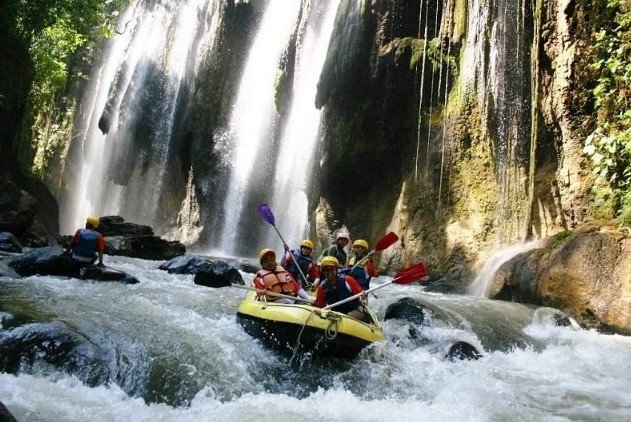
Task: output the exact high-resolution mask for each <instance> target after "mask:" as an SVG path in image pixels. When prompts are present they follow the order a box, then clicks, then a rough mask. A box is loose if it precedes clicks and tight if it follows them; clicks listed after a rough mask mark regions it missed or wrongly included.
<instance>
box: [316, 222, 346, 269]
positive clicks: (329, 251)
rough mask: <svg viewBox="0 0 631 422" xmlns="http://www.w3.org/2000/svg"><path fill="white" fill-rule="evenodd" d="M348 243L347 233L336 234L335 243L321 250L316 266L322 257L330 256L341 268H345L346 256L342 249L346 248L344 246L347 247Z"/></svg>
mask: <svg viewBox="0 0 631 422" xmlns="http://www.w3.org/2000/svg"><path fill="white" fill-rule="evenodd" d="M348 242H349V235H348V232H345V231H340V232H338V233H337V236H336V237H335V243H334V244H332V245H331V246H329V247H328V248H326V249H325V250H323V251H322V253H321V254H320V257H319V258H318V264H319V263H320V262H322V259H324V257H326V256H332V257H334V258H335V259H337V262H339V263H340V265H341V266H343V267H344V266H346V260H347V255H346V251H345V250H344V248H345V247H346V245H348Z"/></svg>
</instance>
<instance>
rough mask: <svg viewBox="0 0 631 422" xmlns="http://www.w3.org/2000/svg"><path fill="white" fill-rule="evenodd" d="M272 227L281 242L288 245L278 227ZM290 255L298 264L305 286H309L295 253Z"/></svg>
mask: <svg viewBox="0 0 631 422" xmlns="http://www.w3.org/2000/svg"><path fill="white" fill-rule="evenodd" d="M272 227H274V230H275V231H276V233H277V234H278V237H280V240H281V242H283V245H286V244H287V242H285V239H283V235H282V234H280V232H279V231H278V229H277V228H276V225H274V224H272ZM289 254H290V255H291V257H292V259H293V260H294V263H295V264H296V268H298V271H299V272H300V275H301V276H302V279H303V280H304V281H305V284H309V282H307V277H306V276H305V274H304V273H303V272H302V268H300V265H298V260H297V259H296V256H295V255H294V254H293V253H291V250H290V251H289Z"/></svg>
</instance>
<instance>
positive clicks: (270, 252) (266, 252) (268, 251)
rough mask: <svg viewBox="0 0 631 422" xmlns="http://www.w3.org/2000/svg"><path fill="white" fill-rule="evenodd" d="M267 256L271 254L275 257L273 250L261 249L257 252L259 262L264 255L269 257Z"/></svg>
mask: <svg viewBox="0 0 631 422" xmlns="http://www.w3.org/2000/svg"><path fill="white" fill-rule="evenodd" d="M269 254H272V255H274V257H276V252H274V249H272V248H263V249H261V251H260V252H259V262H261V260H262V259H263V257H264V256H265V255H269Z"/></svg>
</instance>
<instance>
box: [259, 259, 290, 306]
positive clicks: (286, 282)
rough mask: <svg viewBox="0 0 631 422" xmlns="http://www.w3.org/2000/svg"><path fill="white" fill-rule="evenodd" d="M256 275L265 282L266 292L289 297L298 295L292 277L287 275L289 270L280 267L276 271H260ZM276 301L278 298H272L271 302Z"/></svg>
mask: <svg viewBox="0 0 631 422" xmlns="http://www.w3.org/2000/svg"><path fill="white" fill-rule="evenodd" d="M256 275H257V276H258V277H260V278H261V280H263V285H264V286H265V290H269V291H270V292H274V293H281V294H284V295H289V296H297V295H298V292H297V291H296V286H295V285H294V283H292V279H291V276H290V275H289V274H288V273H287V270H285V269H284V268H283V267H281V266H280V265H278V266H277V267H276V268H275V269H274V271H266V270H259V272H257V273H256ZM276 299H278V298H272V299H269V300H271V301H274V300H276Z"/></svg>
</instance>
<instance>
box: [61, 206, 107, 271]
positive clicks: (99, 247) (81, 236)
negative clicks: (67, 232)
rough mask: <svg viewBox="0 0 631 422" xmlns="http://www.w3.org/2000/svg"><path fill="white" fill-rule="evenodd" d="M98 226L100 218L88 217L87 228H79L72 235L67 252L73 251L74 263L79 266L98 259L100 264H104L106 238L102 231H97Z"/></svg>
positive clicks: (89, 263)
mask: <svg viewBox="0 0 631 422" xmlns="http://www.w3.org/2000/svg"><path fill="white" fill-rule="evenodd" d="M98 227H99V219H98V218H97V217H88V219H87V220H86V223H85V229H78V230H77V231H76V232H75V234H74V236H72V239H71V240H70V245H69V246H68V248H67V249H66V253H68V254H70V253H72V255H71V258H72V262H73V264H75V265H78V266H82V265H91V264H94V262H95V261H96V260H97V259H98V261H99V263H98V265H103V252H104V251H105V239H104V238H103V235H102V234H101V233H99V232H98V231H96V229H97V228H98Z"/></svg>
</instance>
